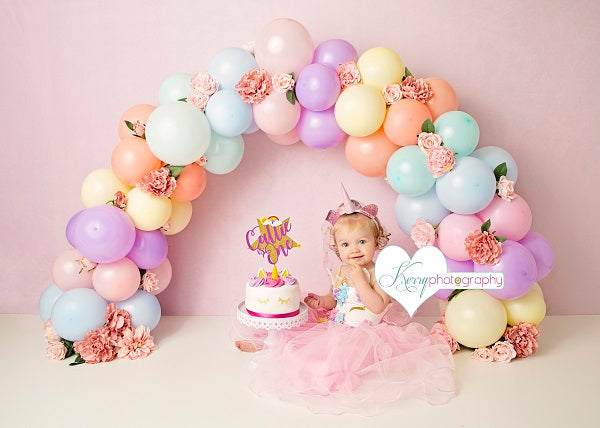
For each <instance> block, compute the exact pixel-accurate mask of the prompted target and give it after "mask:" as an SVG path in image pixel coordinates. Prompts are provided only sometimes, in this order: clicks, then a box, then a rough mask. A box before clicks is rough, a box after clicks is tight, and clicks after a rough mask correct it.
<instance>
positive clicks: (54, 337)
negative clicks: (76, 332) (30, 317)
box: [44, 320, 60, 343]
mask: <svg viewBox="0 0 600 428" xmlns="http://www.w3.org/2000/svg"><path fill="white" fill-rule="evenodd" d="M44 338H45V339H46V342H48V343H57V342H60V336H59V335H58V333H57V332H56V330H54V327H52V321H50V320H48V321H46V322H45V323H44Z"/></svg>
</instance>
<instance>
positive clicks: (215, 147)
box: [204, 132, 244, 174]
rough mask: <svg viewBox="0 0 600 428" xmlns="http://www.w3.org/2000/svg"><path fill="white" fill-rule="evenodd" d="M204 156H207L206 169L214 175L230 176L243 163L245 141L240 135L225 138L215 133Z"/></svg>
mask: <svg viewBox="0 0 600 428" xmlns="http://www.w3.org/2000/svg"><path fill="white" fill-rule="evenodd" d="M204 156H206V165H204V169H206V170H207V171H208V172H210V173H212V174H228V173H230V172H231V171H233V170H234V169H236V168H237V166H238V165H239V164H240V162H241V161H242V157H243V156H244V140H243V139H242V137H241V136H239V135H238V136H237V137H224V136H222V135H219V134H217V133H216V132H213V133H212V135H211V137H210V145H209V146H208V149H207V150H206V152H205V153H204Z"/></svg>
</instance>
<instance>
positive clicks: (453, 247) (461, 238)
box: [436, 214, 482, 261]
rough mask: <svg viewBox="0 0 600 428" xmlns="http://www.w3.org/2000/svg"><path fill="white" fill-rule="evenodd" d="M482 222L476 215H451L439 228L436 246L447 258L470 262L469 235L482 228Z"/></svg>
mask: <svg viewBox="0 0 600 428" xmlns="http://www.w3.org/2000/svg"><path fill="white" fill-rule="evenodd" d="M481 223H482V222H481V220H480V219H479V218H478V217H477V216H475V215H461V214H450V215H448V216H446V217H445V218H444V219H443V220H442V222H441V223H440V225H439V226H438V228H437V235H438V237H437V240H436V246H437V247H438V248H439V249H440V250H441V251H442V253H444V255H445V256H446V257H449V258H451V259H454V260H458V261H463V260H470V257H469V253H467V250H466V247H465V239H466V238H467V236H468V235H469V233H471V232H474V231H476V230H479V229H480V228H481Z"/></svg>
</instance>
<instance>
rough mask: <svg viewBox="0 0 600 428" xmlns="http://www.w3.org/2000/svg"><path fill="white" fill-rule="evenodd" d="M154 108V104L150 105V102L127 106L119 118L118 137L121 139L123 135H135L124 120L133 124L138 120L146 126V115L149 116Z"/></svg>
mask: <svg viewBox="0 0 600 428" xmlns="http://www.w3.org/2000/svg"><path fill="white" fill-rule="evenodd" d="M155 108H156V107H155V106H151V105H150V104H138V105H135V106H133V107H131V108H129V109H128V110H127V111H126V112H125V113H123V116H121V119H119V125H118V128H117V129H118V131H119V138H120V139H121V140H122V139H123V138H125V137H131V136H134V137H135V135H136V134H135V133H134V132H133V131H132V130H131V129H129V128H128V127H127V124H126V123H125V121H126V120H127V121H129V122H131V123H134V124H135V123H136V122H137V121H138V120H139V121H140V123H141V124H142V125H144V126H146V122H148V117H150V114H151V113H152V112H153V111H154V109H155ZM139 136H140V137H141V135H139Z"/></svg>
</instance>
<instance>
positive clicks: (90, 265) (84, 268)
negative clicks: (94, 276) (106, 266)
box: [77, 257, 98, 273]
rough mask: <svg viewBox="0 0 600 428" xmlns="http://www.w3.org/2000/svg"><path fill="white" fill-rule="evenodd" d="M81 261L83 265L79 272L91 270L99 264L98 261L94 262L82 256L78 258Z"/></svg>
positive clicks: (80, 264) (80, 263)
mask: <svg viewBox="0 0 600 428" xmlns="http://www.w3.org/2000/svg"><path fill="white" fill-rule="evenodd" d="M77 261H78V262H79V266H81V269H79V273H81V272H83V271H86V272H91V271H93V270H94V269H96V266H97V265H98V263H94V262H92V261H90V260H89V259H86V258H85V257H82V258H81V259H79V260H77Z"/></svg>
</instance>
